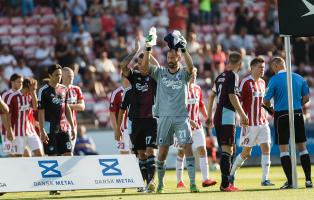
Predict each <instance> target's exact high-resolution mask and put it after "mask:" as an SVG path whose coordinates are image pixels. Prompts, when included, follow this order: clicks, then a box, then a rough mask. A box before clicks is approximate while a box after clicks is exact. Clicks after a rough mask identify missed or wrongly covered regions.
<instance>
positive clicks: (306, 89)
mask: <svg viewBox="0 0 314 200" xmlns="http://www.w3.org/2000/svg"><path fill="white" fill-rule="evenodd" d="M309 94H310V88H309V86H308V84H307V82H306V80H305V79H303V82H302V88H301V95H302V97H303V96H308V95H309Z"/></svg>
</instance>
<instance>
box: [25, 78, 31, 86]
mask: <svg viewBox="0 0 314 200" xmlns="http://www.w3.org/2000/svg"><path fill="white" fill-rule="evenodd" d="M30 84H31V80H30V79H29V78H25V79H24V81H23V88H29V85H30Z"/></svg>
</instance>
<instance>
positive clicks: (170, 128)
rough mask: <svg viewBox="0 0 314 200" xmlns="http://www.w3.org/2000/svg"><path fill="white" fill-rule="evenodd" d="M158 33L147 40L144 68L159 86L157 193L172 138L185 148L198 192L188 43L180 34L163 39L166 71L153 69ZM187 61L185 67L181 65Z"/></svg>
mask: <svg viewBox="0 0 314 200" xmlns="http://www.w3.org/2000/svg"><path fill="white" fill-rule="evenodd" d="M156 39H157V37H156V29H155V28H154V27H153V28H151V29H150V31H149V35H148V36H147V37H146V44H145V52H144V58H143V62H142V65H143V68H144V69H145V70H146V71H147V72H148V73H149V74H150V76H151V77H152V78H153V79H154V80H155V81H156V82H157V95H156V104H155V115H156V116H158V117H159V119H158V122H157V145H158V151H159V152H158V158H157V174H158V181H159V182H158V187H157V193H163V191H164V181H163V180H164V176H165V171H166V163H165V160H166V158H167V154H168V150H169V146H170V145H172V144H173V134H176V137H177V138H178V141H179V143H180V144H181V145H182V146H183V149H184V152H185V155H186V163H187V170H188V174H189V178H190V192H199V190H198V188H197V187H196V184H195V158H194V156H193V151H192V135H191V127H190V122H189V115H188V111H187V106H186V104H187V94H188V82H189V80H190V78H191V74H192V70H193V62H192V58H191V56H190V54H189V53H188V51H187V49H186V40H185V39H184V37H183V36H182V35H181V33H180V32H179V31H176V30H175V31H173V32H172V33H169V34H168V35H167V36H166V37H165V38H164V39H165V41H166V42H167V43H168V46H169V51H168V53H167V63H168V66H167V67H160V68H159V67H157V66H154V65H150V64H149V61H150V59H151V52H152V47H153V46H154V45H156ZM181 56H183V57H184V59H185V63H186V67H184V66H182V65H181V64H180V60H181Z"/></svg>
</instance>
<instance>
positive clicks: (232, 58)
mask: <svg viewBox="0 0 314 200" xmlns="http://www.w3.org/2000/svg"><path fill="white" fill-rule="evenodd" d="M241 61H242V56H241V54H240V53H238V52H236V51H233V52H231V53H230V54H229V63H230V64H231V65H236V64H238V63H239V62H241Z"/></svg>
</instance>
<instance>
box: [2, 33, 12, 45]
mask: <svg viewBox="0 0 314 200" xmlns="http://www.w3.org/2000/svg"><path fill="white" fill-rule="evenodd" d="M10 40H11V36H10V35H0V41H1V44H6V45H7V44H10Z"/></svg>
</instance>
